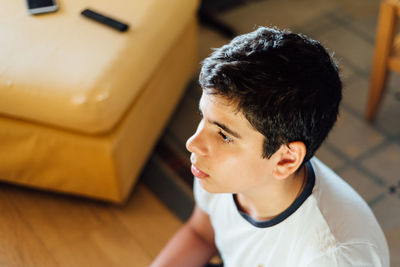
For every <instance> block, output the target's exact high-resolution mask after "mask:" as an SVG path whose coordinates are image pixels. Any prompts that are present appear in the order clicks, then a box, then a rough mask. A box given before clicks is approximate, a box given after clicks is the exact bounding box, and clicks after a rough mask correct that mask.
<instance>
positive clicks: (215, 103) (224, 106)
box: [199, 92, 243, 115]
mask: <svg viewBox="0 0 400 267" xmlns="http://www.w3.org/2000/svg"><path fill="white" fill-rule="evenodd" d="M206 105H207V106H209V107H212V108H214V109H215V108H217V109H218V110H220V111H226V113H227V114H234V115H239V113H241V114H242V115H243V113H242V112H241V111H240V110H238V108H237V104H236V103H235V102H234V101H230V100H228V99H227V98H225V97H223V96H220V95H215V94H208V93H205V92H203V94H202V95H201V98H200V102H199V107H200V109H201V110H202V107H203V106H206Z"/></svg>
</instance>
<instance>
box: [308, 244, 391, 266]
mask: <svg viewBox="0 0 400 267" xmlns="http://www.w3.org/2000/svg"><path fill="white" fill-rule="evenodd" d="M320 266H324V267H389V264H388V263H386V262H383V260H382V257H380V256H379V253H378V252H377V249H376V247H375V246H373V245H371V244H366V243H355V244H346V245H341V246H339V247H337V248H335V249H332V250H330V251H329V252H327V253H325V254H323V255H322V256H320V257H318V258H316V259H314V260H313V261H312V262H311V263H310V264H308V265H307V267H320Z"/></svg>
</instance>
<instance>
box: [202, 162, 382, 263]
mask: <svg viewBox="0 0 400 267" xmlns="http://www.w3.org/2000/svg"><path fill="white" fill-rule="evenodd" d="M310 162H311V163H310ZM310 162H308V163H307V167H308V172H309V179H308V182H307V185H306V187H305V189H304V191H303V192H302V194H301V195H300V196H299V197H298V198H297V199H296V200H295V202H293V204H292V205H291V206H290V207H289V208H288V209H287V210H286V211H284V212H283V213H282V214H280V215H279V216H278V217H275V218H274V219H272V220H270V221H264V222H259V221H254V220H252V219H251V218H250V217H249V216H247V215H246V214H244V213H242V212H240V211H239V210H238V208H237V205H236V200H235V197H234V195H232V194H211V193H208V192H206V191H205V190H204V189H203V188H202V187H201V186H200V185H199V183H198V181H197V179H195V183H194V195H195V199H196V203H197V205H198V206H199V207H200V208H201V209H203V210H204V211H205V212H206V213H207V214H208V215H209V216H210V220H211V223H212V226H213V228H214V233H215V243H216V246H217V248H218V250H219V252H220V254H221V257H222V260H223V262H224V267H234V266H237V267H253V266H254V267H285V266H287V267H302V266H304V267H306V266H307V267H347V266H348V267H350V266H351V267H354V266H359V267H369V266H371V267H372V266H374V267H379V266H382V267H388V266H389V250H388V246H387V243H386V240H385V237H384V234H383V232H382V230H381V228H380V226H379V224H378V222H377V221H376V219H375V216H374V215H373V213H372V211H371V210H370V208H369V207H368V205H367V203H366V202H365V201H364V200H363V199H362V198H361V197H360V196H359V195H358V194H357V193H356V192H355V191H354V189H352V188H351V187H350V186H349V185H348V184H347V183H346V182H345V181H343V180H342V179H341V178H340V177H339V176H337V175H336V174H335V173H334V172H333V171H332V170H330V169H329V168H328V167H327V166H326V165H324V164H323V163H322V162H320V161H319V160H318V159H316V158H313V159H312V160H311V161H310Z"/></svg>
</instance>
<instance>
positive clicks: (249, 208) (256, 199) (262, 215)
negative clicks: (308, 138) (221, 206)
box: [236, 165, 308, 221]
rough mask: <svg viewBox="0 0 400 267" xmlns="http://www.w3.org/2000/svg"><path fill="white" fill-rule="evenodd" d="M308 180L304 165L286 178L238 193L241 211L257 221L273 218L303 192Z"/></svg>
mask: <svg viewBox="0 0 400 267" xmlns="http://www.w3.org/2000/svg"><path fill="white" fill-rule="evenodd" d="M307 180H308V175H307V168H306V165H304V166H303V167H302V168H301V169H300V170H299V171H298V172H296V173H293V174H292V175H291V176H289V177H287V178H286V179H284V180H280V181H275V182H274V183H272V184H269V185H267V186H265V187H260V188H257V189H255V190H253V191H251V192H241V193H238V194H237V195H236V198H237V203H238V205H239V207H238V208H239V209H240V211H242V212H244V213H246V214H247V215H249V216H250V217H251V218H253V219H254V220H256V221H266V220H271V219H273V218H275V217H276V216H278V215H279V214H281V213H282V212H283V211H285V210H286V209H287V208H288V207H290V205H291V204H292V203H293V202H294V201H295V200H296V198H297V197H298V196H299V195H300V194H301V193H302V192H303V190H304V188H305V186H306V184H307Z"/></svg>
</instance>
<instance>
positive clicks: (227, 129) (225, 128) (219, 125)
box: [208, 120, 242, 139]
mask: <svg viewBox="0 0 400 267" xmlns="http://www.w3.org/2000/svg"><path fill="white" fill-rule="evenodd" d="M208 121H209V122H210V123H212V124H215V125H217V126H218V127H219V128H221V129H223V130H224V131H225V132H227V133H229V134H231V135H233V136H234V137H236V138H238V139H241V138H242V137H241V136H240V134H238V133H237V132H235V131H234V130H231V129H229V127H228V126H226V125H225V124H223V123H220V122H216V121H212V120H208Z"/></svg>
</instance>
